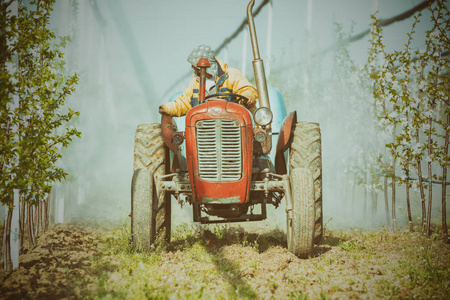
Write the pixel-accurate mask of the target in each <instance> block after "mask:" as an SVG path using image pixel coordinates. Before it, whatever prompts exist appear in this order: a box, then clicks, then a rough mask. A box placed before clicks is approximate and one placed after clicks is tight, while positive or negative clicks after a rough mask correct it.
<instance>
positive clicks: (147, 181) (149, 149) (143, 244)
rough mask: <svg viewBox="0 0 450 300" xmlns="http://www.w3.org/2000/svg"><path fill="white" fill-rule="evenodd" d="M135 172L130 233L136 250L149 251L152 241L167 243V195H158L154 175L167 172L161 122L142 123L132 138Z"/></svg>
mask: <svg viewBox="0 0 450 300" xmlns="http://www.w3.org/2000/svg"><path fill="white" fill-rule="evenodd" d="M134 141H135V142H134V168H133V169H134V172H133V179H132V183H131V234H132V242H133V245H134V246H135V247H136V248H137V249H141V250H144V251H148V250H150V249H151V248H152V245H154V244H157V245H159V244H162V243H164V242H170V231H171V220H170V218H171V203H170V194H168V193H165V192H164V191H161V192H160V193H159V195H158V193H157V189H156V185H155V176H157V175H164V174H166V173H167V172H168V169H167V166H168V163H166V161H168V158H169V156H168V154H169V151H168V148H167V147H166V146H165V144H164V141H163V139H162V135H161V124H159V123H149V124H141V125H139V126H138V127H137V129H136V134H135V139H134Z"/></svg>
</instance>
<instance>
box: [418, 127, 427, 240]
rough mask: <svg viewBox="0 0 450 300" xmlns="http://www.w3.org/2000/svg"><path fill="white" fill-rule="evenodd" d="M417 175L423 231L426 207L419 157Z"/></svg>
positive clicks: (423, 228) (423, 230)
mask: <svg viewBox="0 0 450 300" xmlns="http://www.w3.org/2000/svg"><path fill="white" fill-rule="evenodd" d="M416 142H417V143H419V142H420V140H419V129H418V128H417V129H416ZM416 163H417V176H418V177H419V190H420V199H421V203H422V224H421V225H422V232H425V224H426V220H427V208H426V206H425V190H424V187H423V176H422V162H421V160H420V158H418V159H417V161H416Z"/></svg>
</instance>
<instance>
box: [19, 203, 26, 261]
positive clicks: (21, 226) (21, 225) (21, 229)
mask: <svg viewBox="0 0 450 300" xmlns="http://www.w3.org/2000/svg"><path fill="white" fill-rule="evenodd" d="M21 200H22V203H21V205H20V207H21V209H20V219H19V240H20V253H22V251H23V240H24V235H25V199H23V197H22V199H21Z"/></svg>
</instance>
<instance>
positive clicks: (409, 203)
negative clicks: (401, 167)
mask: <svg viewBox="0 0 450 300" xmlns="http://www.w3.org/2000/svg"><path fill="white" fill-rule="evenodd" d="M409 185H410V184H409V166H408V167H407V170H406V207H407V209H408V223H409V231H410V232H413V231H414V226H413V222H412V215H411V201H410V197H409V188H410V186H409Z"/></svg>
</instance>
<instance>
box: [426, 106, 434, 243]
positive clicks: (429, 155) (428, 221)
mask: <svg viewBox="0 0 450 300" xmlns="http://www.w3.org/2000/svg"><path fill="white" fill-rule="evenodd" d="M434 104H435V103H434V101H433V103H432V104H431V107H432V109H434ZM428 125H429V126H430V128H429V130H430V132H429V133H428V178H429V180H430V185H429V186H428V216H427V237H430V234H431V205H432V203H433V197H432V196H433V174H432V170H431V155H432V154H433V145H432V142H433V140H432V138H431V128H432V127H431V126H432V125H433V116H431V117H430V119H429V121H428Z"/></svg>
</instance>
